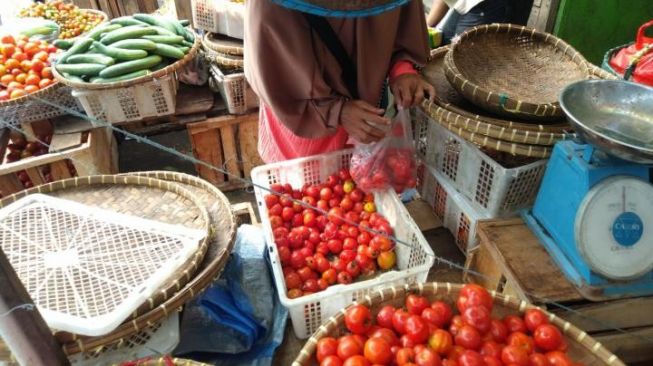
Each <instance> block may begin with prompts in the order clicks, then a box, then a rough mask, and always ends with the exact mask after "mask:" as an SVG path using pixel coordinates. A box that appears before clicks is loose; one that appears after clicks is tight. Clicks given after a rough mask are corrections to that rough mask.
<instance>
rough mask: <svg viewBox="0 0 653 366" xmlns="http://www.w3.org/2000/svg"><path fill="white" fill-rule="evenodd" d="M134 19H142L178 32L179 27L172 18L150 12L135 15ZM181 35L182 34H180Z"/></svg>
mask: <svg viewBox="0 0 653 366" xmlns="http://www.w3.org/2000/svg"><path fill="white" fill-rule="evenodd" d="M133 17H134V19H137V20H140V21H141V22H145V23H147V24H150V25H154V26H159V27H163V28H165V29H167V30H169V31H170V32H172V33H173V34H175V33H177V28H176V27H175V25H174V24H173V23H172V21H171V20H168V19H165V18H163V17H157V16H153V15H150V14H143V13H138V14H134V15H133ZM182 28H183V27H182ZM180 35H181V34H180Z"/></svg>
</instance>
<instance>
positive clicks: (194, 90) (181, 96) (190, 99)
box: [175, 84, 215, 116]
mask: <svg viewBox="0 0 653 366" xmlns="http://www.w3.org/2000/svg"><path fill="white" fill-rule="evenodd" d="M176 100H177V103H176V105H177V108H176V110H175V115H177V116H179V115H185V114H194V113H203V112H207V111H208V110H210V109H211V108H212V107H213V103H214V102H215V95H214V94H213V92H211V90H210V89H208V88H202V87H192V86H189V85H184V84H182V85H181V87H180V88H179V91H178V92H177V99H176Z"/></svg>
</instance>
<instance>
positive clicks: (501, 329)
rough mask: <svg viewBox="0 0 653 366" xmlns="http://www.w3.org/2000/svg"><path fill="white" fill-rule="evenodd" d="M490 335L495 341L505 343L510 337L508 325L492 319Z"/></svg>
mask: <svg viewBox="0 0 653 366" xmlns="http://www.w3.org/2000/svg"><path fill="white" fill-rule="evenodd" d="M490 335H491V336H492V340H494V341H495V342H498V343H504V342H505V341H506V339H508V327H506V325H505V324H504V323H503V322H502V321H500V320H497V319H492V321H491V323H490Z"/></svg>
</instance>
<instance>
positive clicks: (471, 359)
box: [458, 350, 485, 366]
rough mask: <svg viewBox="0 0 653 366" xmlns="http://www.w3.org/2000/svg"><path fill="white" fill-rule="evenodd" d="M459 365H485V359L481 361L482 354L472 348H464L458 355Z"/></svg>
mask: <svg viewBox="0 0 653 366" xmlns="http://www.w3.org/2000/svg"><path fill="white" fill-rule="evenodd" d="M458 365H459V366H485V361H483V356H481V355H480V354H479V353H478V352H476V351H472V350H466V351H465V352H463V354H462V355H460V357H458Z"/></svg>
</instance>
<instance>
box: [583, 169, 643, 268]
mask: <svg viewBox="0 0 653 366" xmlns="http://www.w3.org/2000/svg"><path fill="white" fill-rule="evenodd" d="M575 236H576V238H575V239H576V246H577V248H578V250H579V251H580V253H581V255H582V256H583V258H584V259H585V262H586V263H587V265H588V266H589V267H590V268H591V269H592V270H593V271H594V272H596V273H599V274H601V275H603V276H605V277H607V278H609V279H614V280H630V279H635V278H638V277H641V276H642V275H644V274H645V273H647V272H649V271H651V270H653V186H652V185H651V184H649V183H648V182H645V181H643V180H641V179H638V178H635V177H629V176H615V177H611V178H608V179H605V180H603V181H602V182H600V183H599V184H597V185H596V186H594V187H593V188H592V189H591V190H590V191H589V192H588V193H587V195H586V196H585V199H583V202H582V203H581V205H580V207H579V208H578V212H577V213H576V222H575Z"/></svg>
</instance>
